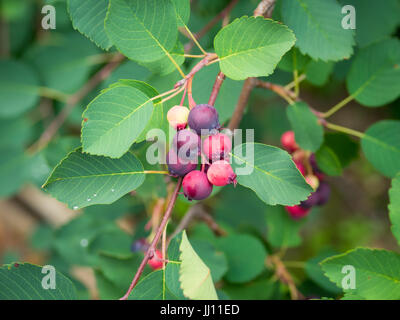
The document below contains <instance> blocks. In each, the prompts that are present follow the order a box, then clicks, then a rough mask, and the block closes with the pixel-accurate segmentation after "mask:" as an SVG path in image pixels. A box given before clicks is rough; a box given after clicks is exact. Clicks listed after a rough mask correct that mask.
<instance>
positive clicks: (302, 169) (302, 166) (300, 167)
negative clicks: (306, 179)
mask: <svg viewBox="0 0 400 320" xmlns="http://www.w3.org/2000/svg"><path fill="white" fill-rule="evenodd" d="M294 164H295V165H296V167H297V169H299V171H300V173H301V174H302V175H303V176H305V174H306V168H305V167H304V165H303V164H302V163H301V162H299V161H294Z"/></svg>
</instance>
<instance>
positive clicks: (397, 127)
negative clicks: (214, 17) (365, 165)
mask: <svg viewBox="0 0 400 320" xmlns="http://www.w3.org/2000/svg"><path fill="white" fill-rule="evenodd" d="M361 147H362V149H363V151H364V153H365V156H366V157H367V159H368V161H369V162H371V163H372V165H373V166H374V167H375V168H376V169H377V170H378V171H379V172H381V173H382V174H383V175H385V176H387V177H394V176H395V175H396V174H397V172H399V171H400V161H399V159H400V121H396V120H383V121H379V122H377V123H375V124H373V125H372V126H371V127H369V128H368V129H367V131H366V132H365V134H364V136H363V137H362V139H361Z"/></svg>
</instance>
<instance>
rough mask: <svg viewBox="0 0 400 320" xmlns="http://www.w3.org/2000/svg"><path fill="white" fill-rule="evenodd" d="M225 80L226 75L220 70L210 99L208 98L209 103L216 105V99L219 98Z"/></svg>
mask: <svg viewBox="0 0 400 320" xmlns="http://www.w3.org/2000/svg"><path fill="white" fill-rule="evenodd" d="M224 80H225V75H224V74H223V73H222V71H220V72H218V74H217V77H216V78H215V82H214V85H213V88H212V91H211V94H210V99H209V100H208V104H209V105H211V106H214V104H215V101H216V100H217V97H218V94H219V90H220V89H221V86H222V83H223V82H224Z"/></svg>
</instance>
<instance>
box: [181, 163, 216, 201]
mask: <svg viewBox="0 0 400 320" xmlns="http://www.w3.org/2000/svg"><path fill="white" fill-rule="evenodd" d="M182 189H183V194H184V195H185V197H186V198H187V199H188V200H203V199H205V198H207V197H208V196H209V195H210V194H211V192H212V189H213V186H212V184H211V183H210V182H209V181H208V178H207V175H206V174H205V173H204V172H201V171H199V170H194V171H191V172H189V173H188V174H187V175H186V176H185V177H184V178H183V181H182Z"/></svg>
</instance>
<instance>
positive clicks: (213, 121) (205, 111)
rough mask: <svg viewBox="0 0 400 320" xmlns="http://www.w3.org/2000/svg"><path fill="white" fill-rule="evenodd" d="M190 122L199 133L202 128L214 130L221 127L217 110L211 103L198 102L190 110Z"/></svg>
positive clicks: (199, 133) (190, 125)
mask: <svg viewBox="0 0 400 320" xmlns="http://www.w3.org/2000/svg"><path fill="white" fill-rule="evenodd" d="M188 124H189V127H190V128H191V129H193V130H194V131H196V132H197V134H198V135H201V134H202V132H201V131H202V130H209V131H212V130H218V129H219V128H220V127H221V126H220V124H219V116H218V112H217V110H216V109H215V108H214V107H213V106H210V105H209V104H198V105H197V106H195V107H194V108H193V109H192V110H190V113H189V117H188Z"/></svg>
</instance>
